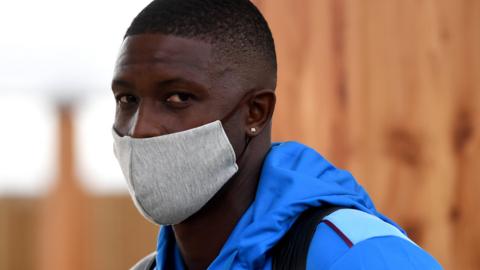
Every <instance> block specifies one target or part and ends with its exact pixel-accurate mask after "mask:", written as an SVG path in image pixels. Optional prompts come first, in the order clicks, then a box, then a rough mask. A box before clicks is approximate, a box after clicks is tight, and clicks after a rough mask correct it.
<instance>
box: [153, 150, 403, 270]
mask: <svg viewBox="0 0 480 270" xmlns="http://www.w3.org/2000/svg"><path fill="white" fill-rule="evenodd" d="M324 204H333V205H338V206H344V207H348V208H355V209H359V210H361V211H364V212H367V213H370V214H373V215H375V216H377V217H379V218H380V219H382V220H384V221H386V222H388V223H390V224H392V225H394V226H396V227H398V225H396V224H395V223H394V222H392V221H391V220H390V219H388V218H386V217H385V216H383V215H382V214H380V213H379V212H377V210H376V209H375V206H374V205H373V202H372V201H371V199H370V197H369V196H368V194H367V193H366V192H365V190H364V189H363V188H362V187H361V186H360V185H359V184H358V183H357V182H356V180H355V179H354V177H353V176H352V175H351V174H350V173H349V172H347V171H345V170H341V169H338V168H336V167H334V166H333V165H332V164H331V163H329V162H328V161H327V160H326V159H325V158H323V157H322V156H321V155H320V154H318V153H317V152H316V151H314V150H313V149H311V148H309V147H307V146H305V145H302V144H300V143H296V142H286V143H278V144H273V145H272V147H271V149H270V152H269V153H268V155H267V157H266V159H265V161H264V164H263V168H262V172H261V176H260V180H259V184H258V188H257V193H256V197H255V200H254V201H253V202H252V204H251V205H250V207H249V208H248V210H247V211H246V212H245V214H244V215H243V216H242V218H241V219H240V221H239V222H238V223H237V225H236V227H235V229H234V230H233V232H232V233H231V235H230V237H229V238H228V240H227V242H226V243H225V245H224V246H223V248H222V250H221V251H220V254H219V256H218V257H217V258H216V259H215V261H214V262H213V263H212V264H211V265H210V267H209V268H208V269H212V270H213V269H258V268H261V267H262V265H264V264H265V263H266V260H267V258H268V252H269V250H270V249H271V248H272V247H273V246H275V244H276V243H277V242H278V241H279V240H280V239H281V238H282V236H283V235H284V234H285V233H286V232H287V231H288V229H289V228H290V227H291V226H292V225H293V223H294V222H295V220H296V218H297V217H298V216H299V215H300V214H301V213H302V212H303V211H305V210H306V209H308V208H310V207H319V206H322V205H324ZM398 228H399V229H400V230H401V228H400V227H398ZM402 232H403V230H402ZM164 234H165V232H164ZM161 237H162V233H161V234H160V238H161ZM164 237H165V236H164ZM160 240H161V239H159V247H160ZM160 252H161V251H160V250H159V253H160ZM157 261H158V258H157ZM226 265H230V267H227V268H226V267H225V266H226Z"/></svg>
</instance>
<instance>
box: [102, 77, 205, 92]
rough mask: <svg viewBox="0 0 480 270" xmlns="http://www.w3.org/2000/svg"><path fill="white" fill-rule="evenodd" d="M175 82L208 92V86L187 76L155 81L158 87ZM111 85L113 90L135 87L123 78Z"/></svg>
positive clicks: (115, 80) (113, 81)
mask: <svg viewBox="0 0 480 270" xmlns="http://www.w3.org/2000/svg"><path fill="white" fill-rule="evenodd" d="M175 84H183V85H188V86H192V87H193V88H194V89H195V90H197V91H203V92H205V93H207V92H208V87H207V86H204V85H202V84H200V83H198V82H195V81H192V80H188V79H185V78H180V77H178V78H172V79H167V80H163V81H159V82H157V83H155V85H156V86H157V88H165V87H168V86H171V85H175ZM111 86H112V90H113V89H114V88H115V87H124V88H128V89H133V88H134V85H133V84H132V83H130V82H129V81H126V80H123V79H113V80H112V85H111Z"/></svg>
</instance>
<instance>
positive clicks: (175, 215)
mask: <svg viewBox="0 0 480 270" xmlns="http://www.w3.org/2000/svg"><path fill="white" fill-rule="evenodd" d="M113 138H114V153H115V156H116V157H117V160H118V162H119V163H120V167H121V169H122V172H123V175H124V176H125V178H126V180H127V183H128V190H129V192H130V195H131V197H132V199H133V201H134V203H135V206H136V207H137V209H138V210H139V211H140V213H141V214H142V215H143V216H144V217H145V218H146V219H148V220H150V221H151V222H153V223H156V224H159V225H170V224H178V223H181V222H182V221H184V220H185V219H187V218H188V217H190V216H191V215H193V214H194V213H196V212H197V211H198V210H200V208H202V207H203V206H204V205H205V204H206V203H207V202H208V201H209V200H210V199H211V198H212V197H213V196H214V195H215V194H216V193H217V192H218V191H219V190H220V188H221V187H222V186H223V185H224V184H225V183H226V182H227V181H228V180H229V179H230V178H231V177H232V176H233V175H234V174H235V173H236V172H237V171H238V166H237V164H236V158H235V152H234V150H233V147H232V145H231V144H230V141H229V140H228V137H227V135H226V134H225V131H224V129H223V127H222V123H221V121H219V120H218V121H215V122H212V123H209V124H206V125H203V126H200V127H197V128H193V129H189V130H186V131H182V132H178V133H172V134H167V135H162V136H158V137H151V138H144V139H137V138H132V137H129V136H123V137H121V136H119V135H118V134H117V132H116V131H115V130H113Z"/></svg>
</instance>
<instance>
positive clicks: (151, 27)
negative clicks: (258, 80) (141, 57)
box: [124, 0, 277, 79]
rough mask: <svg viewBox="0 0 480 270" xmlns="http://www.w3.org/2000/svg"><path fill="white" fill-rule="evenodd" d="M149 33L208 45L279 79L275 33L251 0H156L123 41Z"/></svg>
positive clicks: (132, 24)
mask: <svg viewBox="0 0 480 270" xmlns="http://www.w3.org/2000/svg"><path fill="white" fill-rule="evenodd" d="M149 33H159V34H165V35H173V36H179V37H185V38H193V39H198V40H202V41H206V42H209V43H210V44H212V45H213V46H214V48H215V51H216V52H217V53H220V54H221V56H220V57H223V60H225V59H229V60H231V61H234V62H235V63H240V62H245V61H248V62H254V63H255V64H257V65H261V66H264V67H265V68H267V69H269V70H270V72H271V73H272V75H273V76H274V77H275V79H276V73H277V59H276V52H275V43H274V40H273V36H272V32H271V31H270V28H269V26H268V23H267V21H266V20H265V18H264V17H263V16H262V14H261V13H260V11H259V10H258V9H257V7H255V5H254V4H252V3H251V2H250V1H249V0H154V1H153V2H151V3H150V4H149V5H148V6H147V7H145V8H144V9H143V10H142V11H141V12H140V13H139V14H138V15H137V17H135V19H134V20H133V22H132V23H131V25H130V27H129V28H128V30H127V32H126V34H125V37H124V38H126V37H128V36H132V35H137V34H149Z"/></svg>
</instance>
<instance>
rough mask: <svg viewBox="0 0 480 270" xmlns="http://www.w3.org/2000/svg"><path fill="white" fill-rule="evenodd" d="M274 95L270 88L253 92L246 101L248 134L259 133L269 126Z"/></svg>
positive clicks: (274, 99) (251, 135) (254, 134)
mask: <svg viewBox="0 0 480 270" xmlns="http://www.w3.org/2000/svg"><path fill="white" fill-rule="evenodd" d="M275 102H276V96H275V92H274V91H273V90H271V89H263V90H260V91H257V92H255V93H254V94H253V95H252V97H251V98H250V102H249V103H248V106H249V108H248V117H247V122H246V129H247V130H246V133H247V134H248V135H249V136H250V137H253V136H256V135H257V134H260V133H261V132H262V131H263V130H264V129H265V128H266V127H268V126H269V124H270V122H271V119H272V116H273V111H274V109H275Z"/></svg>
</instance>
